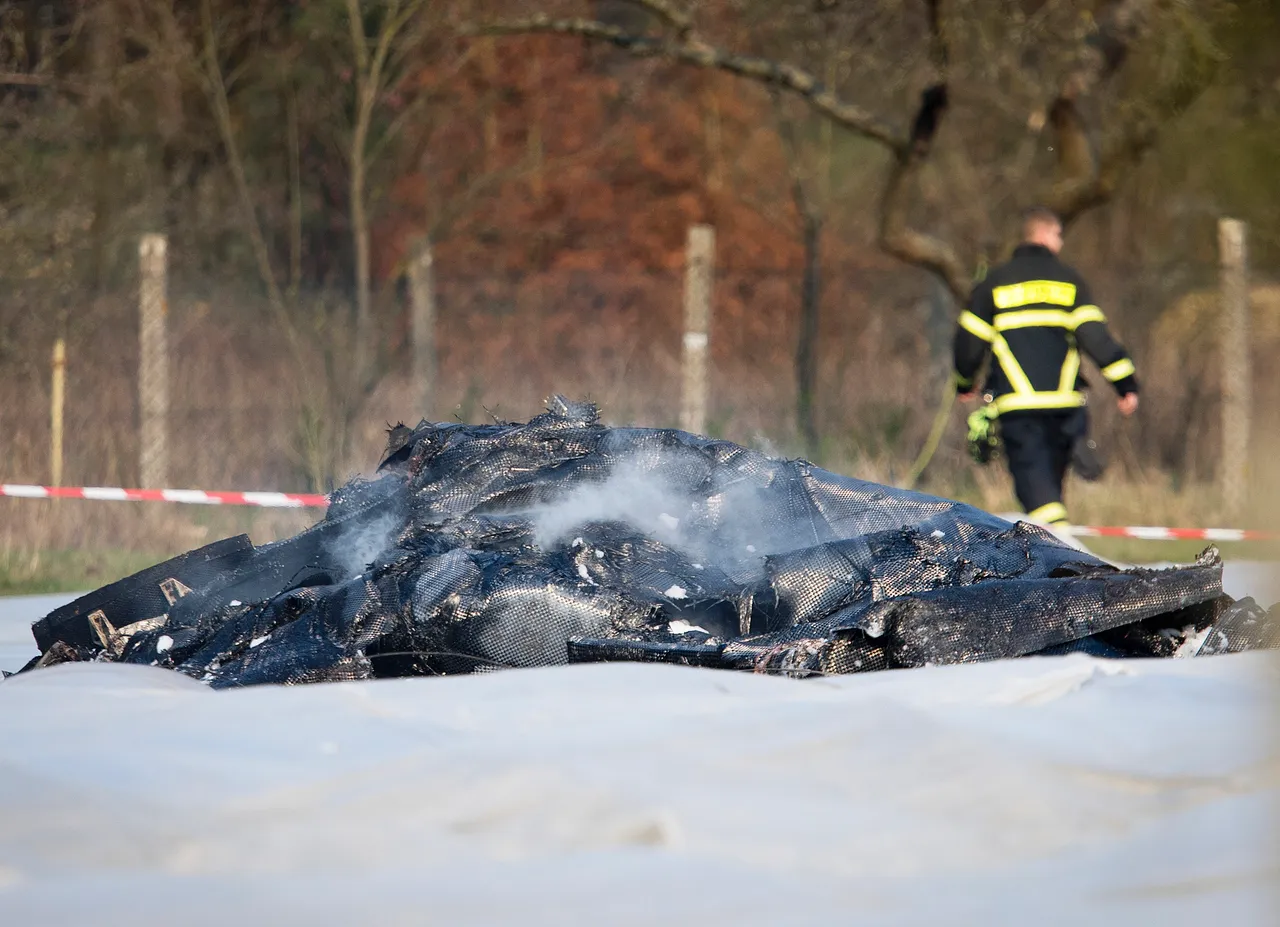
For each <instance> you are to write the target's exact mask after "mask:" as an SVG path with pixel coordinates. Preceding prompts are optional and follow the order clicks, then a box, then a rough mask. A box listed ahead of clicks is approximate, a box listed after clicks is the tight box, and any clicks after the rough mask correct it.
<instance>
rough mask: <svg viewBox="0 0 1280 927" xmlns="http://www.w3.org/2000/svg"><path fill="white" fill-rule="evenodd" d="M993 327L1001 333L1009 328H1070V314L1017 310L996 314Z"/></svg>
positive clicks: (1053, 311) (1062, 310)
mask: <svg viewBox="0 0 1280 927" xmlns="http://www.w3.org/2000/svg"><path fill="white" fill-rule="evenodd" d="M995 326H996V331H1001V332H1006V331H1008V330H1009V329H1011V328H1034V327H1053V328H1070V327H1071V313H1070V312H1067V310H1065V309H1019V310H1018V311H1016V312H998V313H996V317H995Z"/></svg>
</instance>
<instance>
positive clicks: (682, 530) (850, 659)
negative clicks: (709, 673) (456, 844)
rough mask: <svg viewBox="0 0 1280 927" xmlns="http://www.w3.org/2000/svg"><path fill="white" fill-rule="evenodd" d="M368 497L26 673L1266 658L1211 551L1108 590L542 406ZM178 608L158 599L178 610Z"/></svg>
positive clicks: (720, 446)
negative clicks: (1255, 650) (76, 663)
mask: <svg viewBox="0 0 1280 927" xmlns="http://www.w3.org/2000/svg"><path fill="white" fill-rule="evenodd" d="M393 438H394V440H393V450H392V451H391V453H389V455H388V456H387V457H386V459H385V460H384V461H383V462H382V464H381V465H380V466H379V468H378V473H377V476H376V478H375V479H372V480H358V481H353V482H351V483H349V484H347V485H346V486H344V487H343V488H342V489H340V490H339V491H338V492H336V493H335V494H334V497H333V499H332V502H331V505H330V508H329V510H328V512H327V514H326V517H325V518H324V520H323V521H321V522H320V523H319V524H317V525H316V526H314V527H313V528H311V529H309V530H307V531H304V532H302V533H301V534H299V535H297V536H296V537H293V538H291V539H289V540H285V541H280V542H277V543H274V544H268V545H264V546H262V547H257V548H254V547H252V546H250V545H249V544H248V540H247V539H246V538H232V539H230V540H228V541H222V542H219V544H216V545H211V546H210V547H208V548H202V549H200V550H197V551H193V552H191V553H189V554H187V555H184V557H181V558H178V559H177V560H174V561H171V562H169V563H167V564H160V565H159V566H157V567H153V568H151V569H150V570H148V571H146V572H144V573H141V574H138V575H137V576H135V577H130V578H129V579H126V580H122V581H121V582H119V583H115V584H112V586H109V587H105V588H104V589H103V590H99V591H98V592H96V593H92V594H90V595H89V596H86V597H85V598H83V599H81V600H79V601H77V602H73V603H71V604H70V605H68V606H66V607H65V608H63V609H59V610H58V611H56V612H53V613H52V614H50V615H49V616H47V617H46V618H44V619H42V620H41V621H40V622H38V623H37V624H36V625H35V628H34V633H35V637H36V640H37V643H38V644H39V647H40V650H41V654H42V655H41V656H40V657H39V658H38V659H37V660H36V661H33V664H32V665H33V667H34V666H36V665H49V664H51V663H57V662H64V661H67V660H86V659H97V660H108V661H119V662H126V663H143V664H151V665H159V666H165V667H171V668H173V669H176V670H178V671H180V672H183V673H186V674H188V675H190V676H193V677H195V678H197V679H201V680H204V681H206V682H208V683H209V684H210V685H212V686H215V687H225V686H243V685H251V684H255V683H301V682H316V681H321V680H334V679H363V678H368V677H373V676H406V675H430V674H441V673H468V672H475V671H478V670H489V669H495V668H501V667H517V666H540V665H545V664H557V663H567V662H590V661H604V660H640V661H662V662H670V663H679V664H686V665H695V666H708V667H722V668H730V669H745V670H754V671H757V672H776V673H786V674H789V675H797V676H804V675H810V674H816V673H844V672H857V671H865V670H877V669H885V668H891V667H910V666H920V665H923V664H929V663H956V662H966V661H974V660H989V659H997V658H1003V657H1014V656H1021V655H1025V654H1035V653H1062V652H1068V651H1071V650H1083V651H1086V652H1091V653H1097V654H1104V655H1111V656H1140V655H1145V656H1171V655H1174V654H1179V655H1190V654H1194V653H1195V652H1198V651H1200V650H1201V649H1205V650H1206V652H1208V651H1212V652H1222V651H1226V650H1230V649H1242V648H1245V647H1256V646H1270V645H1271V644H1272V643H1274V641H1273V640H1272V639H1271V637H1270V636H1269V635H1270V629H1271V628H1272V627H1273V624H1272V623H1270V622H1268V621H1267V616H1266V615H1265V614H1264V613H1263V612H1262V610H1261V609H1259V608H1258V607H1257V606H1256V605H1255V604H1254V603H1253V602H1252V600H1244V601H1243V602H1239V603H1237V602H1235V601H1234V600H1232V599H1230V598H1229V597H1227V596H1225V595H1223V593H1222V585H1221V576H1222V570H1221V563H1220V561H1219V560H1218V558H1217V553H1216V551H1213V550H1212V549H1210V550H1209V551H1207V552H1206V554H1205V555H1203V556H1202V557H1201V558H1200V560H1199V561H1197V563H1195V564H1194V565H1191V566H1187V567H1183V568H1174V569H1167V570H1159V571H1151V570H1119V569H1117V568H1115V567H1112V566H1110V565H1108V564H1106V563H1104V562H1102V561H1100V560H1098V559H1096V558H1094V557H1091V556H1089V555H1088V554H1085V553H1082V552H1080V551H1078V550H1076V549H1074V548H1072V547H1070V546H1068V545H1066V544H1063V543H1062V542H1060V541H1059V540H1057V539H1056V538H1055V537H1054V536H1053V535H1051V534H1049V533H1047V532H1045V531H1042V530H1040V529H1039V528H1036V527H1033V526H1031V525H1029V524H1025V523H1018V524H1016V525H1011V524H1010V523H1008V522H1006V521H1004V520H1002V519H999V518H996V517H994V516H992V515H989V514H987V513H985V512H982V511H980V510H978V509H975V508H973V507H971V506H968V505H964V504H962V503H958V502H953V501H949V500H947V499H941V498H937V497H934V496H929V495H924V494H921V493H915V492H906V491H903V490H898V489H893V488H890V487H886V486H882V485H878V484H875V483H869V482H864V481H862V480H856V479H851V478H848V477H844V476H839V475H836V474H834V473H830V472H827V471H824V470H821V469H819V468H817V467H815V466H813V465H812V464H810V463H808V462H806V461H803V460H782V459H776V458H772V457H768V456H765V455H763V454H760V453H757V452H755V451H752V450H749V449H747V448H743V447H740V446H738V445H736V444H732V443H730V442H728V441H714V440H709V439H705V438H700V437H696V436H694V435H690V434H687V433H684V432H680V431H674V430H664V429H651V428H610V427H605V426H603V425H601V424H600V423H599V421H598V416H597V410H596V409H595V407H594V406H591V405H587V404H576V403H571V402H568V401H566V400H564V399H562V398H560V397H557V398H555V399H553V400H552V402H551V403H550V405H549V410H548V411H547V412H546V413H545V414H543V415H539V416H537V417H536V418H534V419H533V420H531V421H529V422H528V423H525V424H518V423H510V424H493V425H463V424H430V423H423V424H421V425H419V426H418V427H417V428H416V429H414V430H413V431H412V432H411V433H408V429H400V431H399V433H398V434H396V435H394V436H393ZM166 590H167V591H166Z"/></svg>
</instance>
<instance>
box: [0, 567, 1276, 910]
mask: <svg viewBox="0 0 1280 927" xmlns="http://www.w3.org/2000/svg"><path fill="white" fill-rule="evenodd" d="M1235 594H1241V593H1240V592H1239V591H1237V592H1236V593H1235ZM57 601H61V599H59V600H52V604H50V603H51V600H41V601H39V602H38V603H32V602H31V600H25V601H24V602H18V603H9V605H8V606H7V614H8V615H9V616H10V620H9V621H7V622H6V621H4V620H0V666H10V667H11V665H12V663H13V662H14V658H15V657H19V658H20V659H19V661H18V662H19V664H20V662H21V661H22V660H25V658H26V654H27V652H28V651H30V649H31V648H30V645H29V644H28V645H27V651H21V652H20V651H19V650H18V649H17V644H16V643H15V639H16V635H15V634H14V633H13V627H12V626H13V624H14V623H15V621H14V619H13V616H14V615H15V613H16V611H15V610H16V609H18V608H21V607H29V608H38V609H40V610H39V611H36V612H35V614H36V615H39V614H43V613H44V611H47V610H48V609H49V608H51V607H53V604H56V602H57ZM5 614H6V611H5V610H4V609H0V619H2V618H3V616H4V615H5ZM23 620H24V621H25V620H26V619H25V617H24V619H23ZM23 630H24V631H25V627H24V629H23ZM6 661H8V662H6ZM11 668H12V667H11ZM1278 672H1280V668H1278V666H1277V663H1276V661H1275V658H1274V656H1273V655H1272V654H1265V653H1253V654H1240V655H1231V656H1221V657H1209V658H1202V659H1194V660H1150V661H1122V662H1113V661H1098V660H1092V659H1089V658H1085V657H1081V656H1072V657H1065V658H1028V659H1022V660H1013V661H1005V662H998V663H989V664H982V665H973V666H957V667H941V668H926V669H922V670H908V671H897V672H886V673H877V674H868V675H865V676H849V677H838V678H828V679H820V680H808V681H804V682H796V681H791V680H785V679H777V678H766V677H758V676H752V675H748V674H737V673H728V672H723V671H713V670H693V669H683V668H678V667H669V666H645V665H634V664H613V665H597V666H575V667H563V668H553V669H539V670H519V671H508V672H502V673H494V674H490V675H482V676H472V677H457V678H449V679H407V680H388V681H381V682H372V683H352V684H338V685H317V686H306V687H296V688H282V687H265V686H264V687H256V688H251V689H244V690H239V691H228V692H213V691H210V690H208V689H206V688H204V687H203V686H201V685H199V684H197V683H195V682H194V681H192V680H189V679H186V678H185V677H182V676H180V675H178V674H175V673H172V672H167V671H163V670H157V669H151V668H147V667H135V666H113V665H102V664H80V665H70V666H61V667H54V668H52V669H48V670H42V671H40V672H37V673H32V674H29V675H23V676H19V677H15V678H12V679H9V680H7V681H5V682H3V683H0V922H2V923H5V924H10V923H12V924H34V923H40V924H76V925H80V924H157V925H169V924H175V923H179V924H183V925H191V924H217V925H220V927H225V925H228V924H307V925H315V924H377V925H391V924H495V923H513V924H521V925H530V924H546V925H564V924H580V923H582V924H586V923H589V924H642V923H643V924H664V925H668V924H691V925H692V924H696V925H711V924H735V923H743V924H780V925H781V924H787V925H790V924H824V925H844V924H875V925H881V924H984V925H985V924H1018V925H1026V924H1098V923H1106V924H1126V925H1128V924H1134V925H1136V924H1162V925H1178V924H1208V925H1213V927H1225V925H1247V924H1270V923H1274V922H1275V914H1276V912H1277V910H1280V909H1277V907H1276V906H1275V898H1274V897H1273V896H1272V895H1271V894H1270V893H1271V891H1272V887H1273V886H1274V885H1275V883H1276V882H1277V874H1278V872H1280V863H1278V860H1277V855H1276V852H1275V850H1276V847H1275V845H1274V841H1273V837H1272V835H1273V834H1274V832H1275V827H1274V825H1275V817H1274V808H1273V805H1274V801H1275V799H1276V797H1277V786H1278V785H1280V753H1278V752H1277V749H1276V740H1275V738H1274V737H1273V736H1271V733H1270V728H1271V727H1273V726H1274V721H1273V715H1272V714H1271V704H1272V701H1273V695H1274V690H1275V683H1276V682H1277V673H1278Z"/></svg>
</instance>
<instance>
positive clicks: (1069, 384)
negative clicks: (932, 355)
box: [955, 207, 1138, 530]
mask: <svg viewBox="0 0 1280 927" xmlns="http://www.w3.org/2000/svg"><path fill="white" fill-rule="evenodd" d="M1022 238H1023V240H1022V243H1021V244H1020V245H1018V247H1017V248H1015V249H1014V252H1013V257H1012V258H1011V259H1010V260H1009V261H1008V262H1007V263H1005V264H1002V265H1000V266H998V267H994V268H992V269H991V271H990V272H989V273H988V274H987V276H986V277H985V278H984V279H983V280H982V281H981V282H979V283H978V284H977V285H976V286H975V287H974V290H973V294H972V296H971V297H970V301H969V307H968V309H966V310H965V311H964V312H962V313H961V314H960V320H959V323H958V326H957V328H956V335H955V375H956V389H957V392H958V394H959V397H960V399H962V400H964V401H966V402H969V401H972V400H973V399H974V397H975V395H976V394H977V389H976V386H975V378H976V377H977V375H978V370H979V368H980V367H981V366H982V363H983V361H984V360H985V359H986V357H987V354H988V352H990V353H991V354H993V355H994V356H995V360H994V362H993V363H992V364H991V368H990V371H989V373H988V375H987V380H986V385H985V388H984V389H983V392H984V393H985V394H986V395H987V397H988V399H989V405H988V406H986V407H985V408H984V409H981V410H979V412H978V413H975V415H974V416H971V417H970V418H971V438H972V421H973V420H975V419H976V420H979V421H982V420H985V421H986V422H988V423H991V424H994V423H995V422H998V423H999V436H1000V441H1001V443H1002V444H1003V446H1004V453H1005V457H1006V459H1007V461H1008V465H1009V473H1010V475H1011V476H1012V477H1013V487H1014V492H1015V493H1016V495H1017V497H1018V501H1019V502H1020V503H1021V504H1022V507H1023V510H1024V511H1025V512H1026V513H1027V517H1028V518H1029V519H1031V520H1033V521H1037V522H1041V523H1044V524H1048V525H1050V526H1051V527H1053V528H1055V529H1058V530H1062V529H1065V528H1069V527H1070V522H1069V520H1068V518H1067V509H1066V507H1065V506H1064V505H1063V502H1062V482H1063V479H1064V477H1065V476H1066V472H1067V467H1068V465H1070V463H1071V461H1072V456H1073V452H1076V451H1077V450H1078V449H1077V442H1081V444H1083V443H1084V442H1085V441H1086V440H1087V438H1086V435H1087V432H1088V417H1087V412H1086V409H1085V394H1084V392H1083V390H1084V389H1085V388H1087V385H1088V384H1087V383H1086V382H1085V380H1084V377H1083V376H1082V375H1081V373H1080V352H1081V351H1083V352H1084V353H1085V354H1087V355H1088V356H1089V357H1090V359H1092V360H1093V361H1094V363H1096V364H1097V365H1098V367H1099V368H1101V370H1102V376H1103V377H1104V378H1105V379H1106V380H1108V381H1109V382H1110V383H1111V385H1112V386H1113V387H1115V390H1116V393H1117V394H1118V396H1119V399H1118V405H1119V408H1120V412H1121V414H1122V415H1125V416H1128V415H1132V414H1133V413H1134V412H1135V411H1136V410H1137V408H1138V381H1137V377H1136V371H1135V368H1134V366H1133V360H1132V358H1130V356H1129V354H1128V352H1127V351H1126V350H1125V349H1124V347H1122V346H1121V345H1120V344H1119V343H1118V342H1117V341H1116V340H1115V339H1114V338H1112V336H1111V333H1110V332H1109V331H1108V330H1107V324H1106V319H1105V317H1104V316H1103V314H1102V310H1101V309H1099V308H1098V307H1097V305H1095V304H1094V301H1093V297H1092V296H1091V295H1090V293H1089V288H1088V286H1087V285H1086V284H1085V282H1084V279H1083V278H1082V277H1081V276H1080V274H1078V273H1077V272H1076V271H1075V270H1074V269H1073V268H1071V267H1069V266H1068V265H1067V264H1064V263H1063V262H1062V261H1060V260H1059V259H1058V252H1059V250H1061V248H1062V222H1061V221H1060V220H1059V219H1058V217H1057V215H1055V214H1054V213H1053V212H1052V211H1051V210H1048V209H1045V208H1042V207H1037V208H1034V209H1031V210H1028V211H1027V212H1026V213H1025V214H1024V215H1023V225H1022Z"/></svg>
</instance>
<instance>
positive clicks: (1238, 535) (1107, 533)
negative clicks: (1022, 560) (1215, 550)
mask: <svg viewBox="0 0 1280 927" xmlns="http://www.w3.org/2000/svg"><path fill="white" fill-rule="evenodd" d="M1071 533H1072V534H1074V535H1075V536H1076V537H1084V538H1138V539H1139V540H1143V541H1276V540H1280V534H1276V533H1275V532H1272V531H1245V530H1243V529H1240V528H1159V527H1147V526H1143V525H1133V526H1130V527H1125V528H1105V527H1099V526H1097V525H1072V527H1071Z"/></svg>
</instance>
